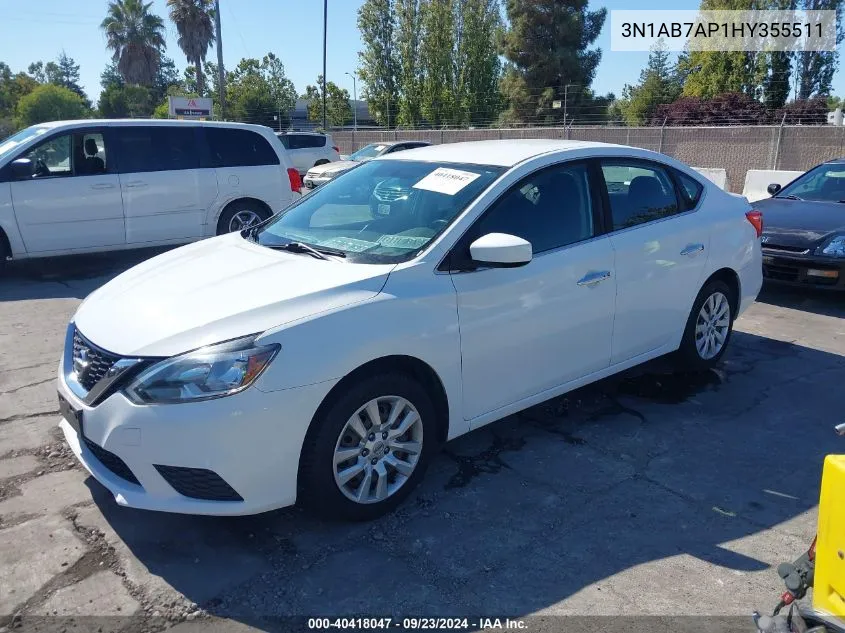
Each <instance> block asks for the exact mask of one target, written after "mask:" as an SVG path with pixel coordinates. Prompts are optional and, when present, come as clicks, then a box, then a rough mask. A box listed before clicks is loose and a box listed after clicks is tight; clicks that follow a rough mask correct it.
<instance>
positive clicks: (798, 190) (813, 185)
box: [775, 164, 845, 202]
mask: <svg viewBox="0 0 845 633" xmlns="http://www.w3.org/2000/svg"><path fill="white" fill-rule="evenodd" d="M790 196H793V197H797V198H799V199H801V200H813V201H816V202H842V201H844V200H845V164H843V165H838V164H832V165H819V166H818V167H816V168H815V169H811V170H810V171H808V172H807V173H806V174H804V175H803V176H801V177H800V178H798V180H796V181H795V182H793V183H792V184H791V185H789V186H787V187H784V188H783V189H781V190H780V191H779V192H778V193H777V195H776V196H775V197H776V198H788V197H790Z"/></svg>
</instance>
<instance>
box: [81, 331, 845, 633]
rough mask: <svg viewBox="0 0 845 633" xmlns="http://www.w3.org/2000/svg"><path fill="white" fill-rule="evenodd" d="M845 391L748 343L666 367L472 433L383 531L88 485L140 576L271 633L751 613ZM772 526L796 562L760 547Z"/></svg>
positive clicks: (815, 485)
mask: <svg viewBox="0 0 845 633" xmlns="http://www.w3.org/2000/svg"><path fill="white" fill-rule="evenodd" d="M843 378H845V364H843V359H842V357H840V356H838V355H836V354H830V353H826V352H821V351H817V350H814V349H810V348H805V347H802V346H798V345H794V344H791V343H785V342H782V341H776V340H772V339H768V338H765V337H760V336H756V335H752V334H747V333H742V332H735V333H734V339H733V342H732V346H731V349H730V350H729V353H728V354H727V355H726V357H725V359H724V360H723V362H722V364H721V365H720V367H719V368H718V369H716V370H713V371H709V372H706V373H703V374H679V373H675V372H674V371H673V370H672V368H671V365H669V364H668V362H667V361H666V360H664V359H659V360H657V361H654V362H652V363H649V364H647V365H645V366H643V367H641V368H638V369H634V370H630V371H627V372H624V373H622V374H620V375H618V376H615V377H612V378H609V379H606V380H603V381H600V382H598V383H595V384H593V385H590V386H588V387H585V388H583V389H579V390H577V391H574V392H571V393H569V394H567V395H566V396H563V397H560V398H555V399H553V400H550V401H548V402H545V403H543V404H541V405H538V406H535V407H532V408H531V409H528V410H526V411H523V412H521V413H520V414H517V415H514V416H510V417H509V418H506V419H504V420H501V421H499V422H496V423H494V424H491V425H489V426H487V427H484V428H482V429H479V430H477V431H474V432H472V433H469V434H467V435H465V436H463V437H461V438H458V439H457V440H455V441H453V442H451V443H449V444H447V445H446V447H445V449H444V451H443V452H442V453H441V454H440V455H439V456H438V457H437V458H436V459H435V460H434V462H433V464H432V465H431V467H430V469H429V472H428V473H427V474H426V479H425V480H424V482H423V483H422V485H421V486H420V488H419V489H418V490H417V491H415V492H414V493H413V494H412V495H411V496H410V497H409V499H408V500H406V501H405V502H404V503H403V505H402V506H400V508H399V509H398V510H397V511H395V512H394V513H392V514H391V515H389V516H387V517H384V518H382V519H379V520H376V521H373V522H370V523H352V524H350V523H334V522H326V521H321V520H318V519H316V518H313V517H311V516H309V515H308V514H306V513H304V512H302V511H300V510H299V509H297V508H293V509H285V510H280V511H275V512H270V513H266V514H262V515H258V516H253V517H239V518H215V517H192V516H180V515H170V514H161V513H151V512H143V511H138V510H132V509H127V508H122V507H118V506H117V505H116V503H115V502H114V500H113V499H112V497H111V495H110V494H109V493H108V492H107V491H106V490H105V489H104V488H102V487H101V486H100V485H99V484H97V483H96V482H94V481H93V480H92V479H90V478H89V480H88V482H89V485H90V487H91V491H92V495H93V498H94V500H95V502H96V504H97V506H98V508H99V510H100V511H101V512H102V514H103V516H104V517H105V519H106V521H107V522H108V524H109V525H110V526H111V528H112V529H113V530H114V532H116V534H117V536H118V537H119V539H120V541H121V542H122V544H123V545H124V546H125V547H126V548H128V551H129V552H130V553H131V557H134V558H136V559H137V561H139V562H140V564H141V565H142V566H143V567H142V569H143V570H144V574H141V575H137V576H135V577H132V578H131V579H132V580H133V582H139V583H140V582H152V583H153V585H155V584H156V583H164V585H165V586H169V587H172V588H174V589H176V590H178V591H179V592H180V593H182V594H184V595H185V596H186V597H187V598H188V599H189V600H191V601H193V602H195V603H196V604H198V605H199V606H200V607H202V608H203V609H204V610H206V611H207V612H208V613H210V614H212V615H215V616H221V617H226V618H232V619H235V620H239V621H241V622H243V623H246V624H251V625H254V626H259V627H260V628H263V629H266V630H282V629H283V628H284V625H282V624H280V623H279V620H274V618H277V617H279V616H291V615H300V616H301V615H308V616H315V615H334V616H353V615H356V614H358V615H374V614H379V615H394V616H401V615H406V616H407V615H409V614H422V615H426V616H434V615H458V614H468V613H472V614H484V613H496V614H497V615H500V616H502V617H504V616H505V615H511V616H521V615H525V614H530V613H534V612H537V611H540V610H545V612H547V613H552V614H554V613H567V612H569V613H572V612H575V613H597V614H602V613H604V612H607V613H609V614H614V613H624V612H625V611H626V609H631V608H634V609H635V610H636V609H639V610H640V611H642V610H643V609H644V607H643V606H642V604H640V602H641V600H642V599H643V596H644V594H646V593H647V594H648V595H649V596H651V597H652V598H654V597H659V599H658V601H657V603H655V606H654V608H655V609H658V610H659V609H661V608H662V609H664V610H665V609H669V611H668V612H669V613H678V612H681V611H682V610H683V612H692V613H718V614H722V613H749V612H750V610H751V609H752V608H754V607H769V606H770V605H768V604H747V603H743V602H742V598H743V596H745V597H747V595H748V592H749V584H751V585H752V586H756V585H754V583H761V584H762V585H765V589H764V590H761V591H760V592H759V594H755V595H761V596H764V595H765V596H768V595H769V593H768V591H771V592H772V593H771V598H772V602H774V601H775V600H776V598H777V596H778V595H779V593H775V590H776V588H777V584H778V582H779V580H778V578H777V574H776V573H775V571H774V569H770V567H771V566H772V565H773V564H776V563H778V562H780V561H782V560H787V559H789V560H791V558H792V557H793V556H794V555H797V554H799V553H800V550H801V548H803V547H805V546H806V545H808V541H809V538H810V537H811V535H812V534H813V532H814V524H813V521H814V513H813V512H808V511H810V510H812V509H813V508H814V507H815V506H816V503H817V495H818V489H819V478H820V473H821V466H822V460H823V457H824V455H825V454H826V453H829V452H832V451H834V450H835V449H836V446H837V444H836V438H835V436H834V433H833V430H832V427H833V425H834V424H835V423H836V422H838V421H840V420H838V419H836V417H835V416H834V415H833V412H838V411H839V409H840V404H841V403H840V402H839V401H838V395H837V394H838V391H839V390H838V385H839V384H841V381H842V379H843ZM796 438H798V439H796ZM243 457H244V459H249V456H248V455H244V456H243ZM773 529H777V530H778V534H779V535H780V536H779V537H778V543H780V545H781V547H783V548H784V550H785V551H779V550H778V551H771V549H767V547H770V546H769V545H765V546H764V545H762V544H761V543H760V540H761V538H762V535H765V534H770V533H771V530H773ZM755 544H756V545H755ZM647 563H648V564H649V565H645V564H647ZM749 575H750V576H749ZM130 576H131V575H130ZM142 578H147V580H143V581H142V580H141V579H142ZM702 578H707V579H708V581H707V582H708V583H710V582H712V583H713V584H712V586H710V585H708V586H706V587H701V586H698V585H697V584H695V583H696V582H697V581H696V580H695V579H698V581H700V580H701V579H702ZM149 579H152V580H149ZM716 583H718V584H716ZM602 589H604V591H602ZM147 591H148V593H149V592H150V589H149V587H148V588H147ZM684 592H686V593H684ZM153 593H154V592H153ZM650 599H651V598H650ZM564 600H566V603H565V604H564V605H563V606H561V602H562V601H564ZM667 604H668V605H669V606H668V607H667V606H666V605H667ZM672 605H675V606H672ZM672 609H674V611H673V610H672ZM664 612H666V611H664Z"/></svg>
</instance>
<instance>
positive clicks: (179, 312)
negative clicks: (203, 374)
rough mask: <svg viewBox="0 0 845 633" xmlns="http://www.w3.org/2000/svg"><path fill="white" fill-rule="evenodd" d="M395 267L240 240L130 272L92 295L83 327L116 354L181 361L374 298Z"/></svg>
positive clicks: (193, 249)
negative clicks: (210, 348)
mask: <svg viewBox="0 0 845 633" xmlns="http://www.w3.org/2000/svg"><path fill="white" fill-rule="evenodd" d="M392 268H393V265H392V264H391V265H368V264H353V263H350V262H343V261H337V260H320V259H315V258H314V257H312V256H310V255H307V254H297V253H288V252H284V251H278V250H272V249H269V248H266V247H264V246H260V245H258V244H254V243H251V242H247V241H246V240H244V239H243V238H242V237H241V236H240V234H238V233H233V234H230V235H225V236H222V237H217V238H211V239H208V240H204V241H202V242H196V243H194V244H190V245H188V246H183V247H182V248H177V249H175V250H172V251H169V252H167V253H164V254H163V255H159V256H158V257H154V258H152V259H150V260H147V261H146V262H144V263H142V264H139V265H138V266H135V267H134V268H130V269H129V270H128V271H126V272H124V273H123V274H121V275H119V276H118V277H115V278H114V279H113V280H112V281H110V282H108V283H107V284H105V285H104V286H102V287H101V288H99V289H98V290H96V291H95V292H93V293H92V294H91V295H89V296H88V298H87V299H86V300H85V301H84V302H83V303H82V305H81V306H80V307H79V309H78V310H77V312H76V315H75V316H74V322H75V323H76V326H77V328H79V331H80V332H81V333H82V334H83V335H84V336H85V337H86V338H88V339H89V340H90V341H91V342H92V343H94V344H95V345H97V346H99V347H102V348H103V349H106V350H108V351H110V352H113V353H115V354H120V355H123V356H172V355H174V354H179V353H181V352H185V351H189V350H192V349H196V348H198V347H202V346H203V345H208V344H211V343H216V342H219V341H225V340H228V339H232V338H237V337H239V336H245V335H248V334H253V333H256V332H263V331H265V330H267V329H270V328H272V327H275V326H279V325H283V324H285V323H289V322H291V321H294V320H297V319H301V318H305V317H308V316H311V315H313V314H316V313H319V312H325V311H328V310H333V309H337V308H340V307H343V306H345V305H349V304H351V303H356V302H360V301H365V300H367V299H371V298H373V297H375V296H376V295H377V294H378V293H379V292H380V291H381V289H382V288H383V287H384V284H385V282H386V281H387V276H388V274H389V273H390V271H391V270H392Z"/></svg>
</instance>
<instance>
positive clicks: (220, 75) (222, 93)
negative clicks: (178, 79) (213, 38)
mask: <svg viewBox="0 0 845 633" xmlns="http://www.w3.org/2000/svg"><path fill="white" fill-rule="evenodd" d="M214 29H215V30H216V31H217V42H216V43H215V48H216V49H217V92H218V95H217V99H218V100H219V101H220V119H221V120H223V121H225V120H226V86H225V85H224V84H225V81H226V73H225V71H224V70H223V34H222V33H221V32H220V0H214ZM197 70H198V71H199V72H202V68H199V65H197Z"/></svg>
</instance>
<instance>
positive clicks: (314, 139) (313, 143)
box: [308, 134, 326, 147]
mask: <svg viewBox="0 0 845 633" xmlns="http://www.w3.org/2000/svg"><path fill="white" fill-rule="evenodd" d="M308 143H309V147H325V146H326V137H325V136H318V135H316V134H313V135H311V136H309V137H308Z"/></svg>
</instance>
